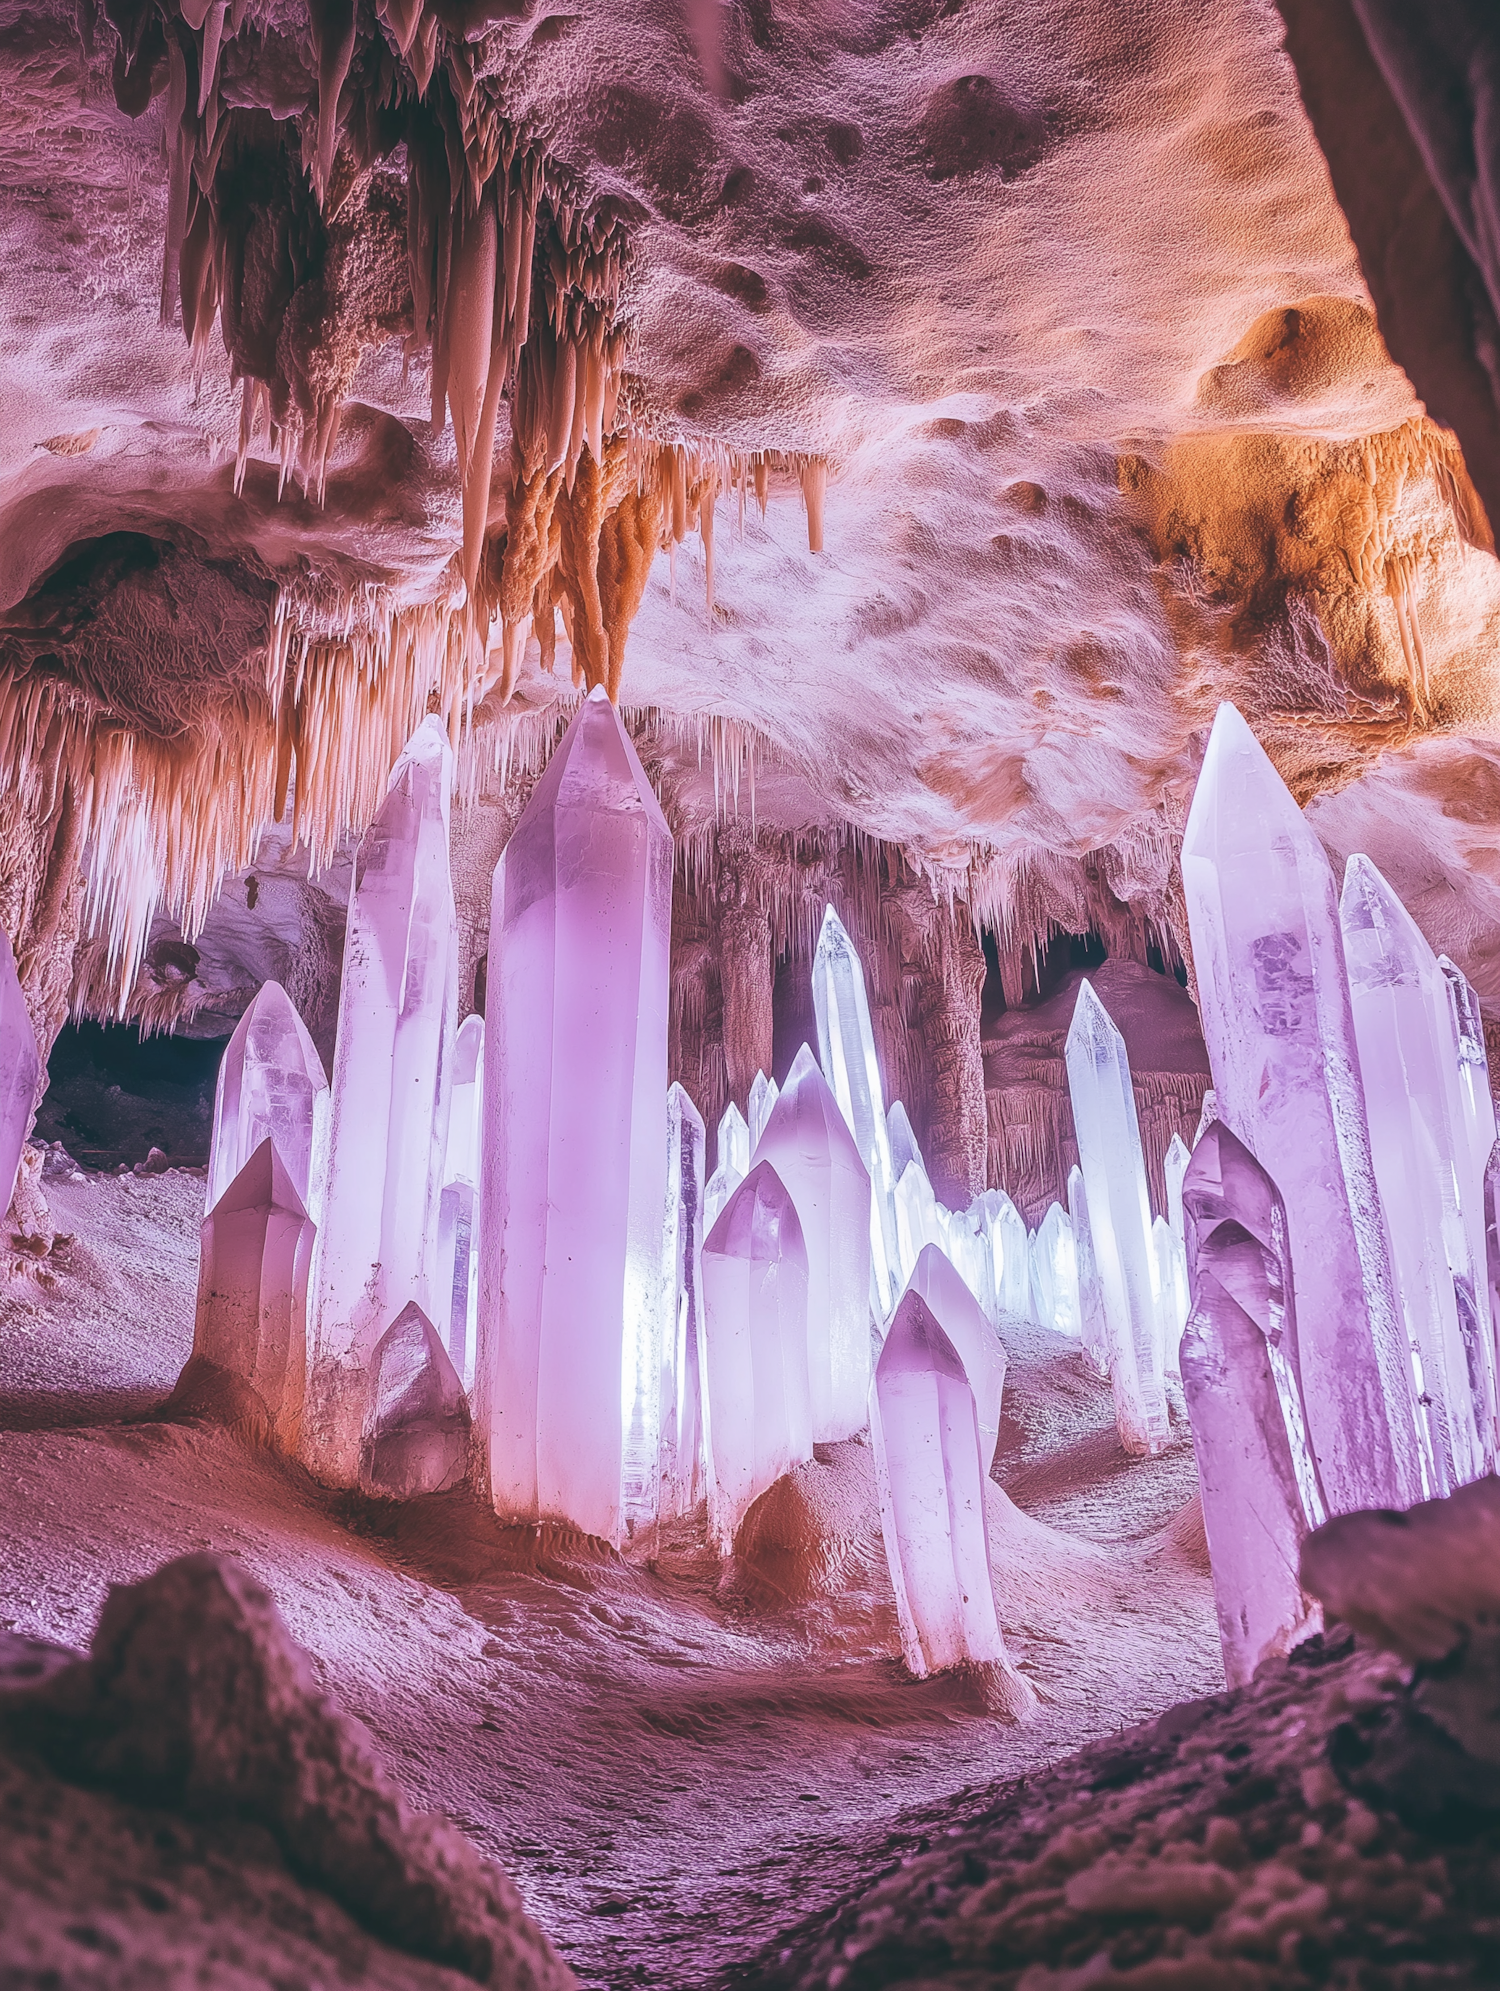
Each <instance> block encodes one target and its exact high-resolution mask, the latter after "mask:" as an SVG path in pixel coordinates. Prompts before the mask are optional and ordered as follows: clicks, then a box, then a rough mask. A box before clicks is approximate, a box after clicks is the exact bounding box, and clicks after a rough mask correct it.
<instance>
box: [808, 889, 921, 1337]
mask: <svg viewBox="0 0 1500 1991" xmlns="http://www.w3.org/2000/svg"><path fill="white" fill-rule="evenodd" d="M812 985H813V1008H814V1009H815V1010H816V1012H817V1018H818V1061H819V1063H820V1064H821V1065H822V1067H823V1076H824V1077H825V1078H826V1079H827V1080H828V1083H829V1085H830V1086H831V1087H832V1088H833V1095H834V1097H835V1099H837V1101H838V1103H839V1106H840V1107H841V1108H842V1110H843V1115H844V1118H845V1119H846V1120H847V1121H848V1122H849V1125H850V1128H851V1129H852V1131H853V1134H854V1139H855V1142H856V1144H857V1145H858V1147H859V1153H860V1159H861V1160H862V1161H863V1163H864V1165H865V1168H866V1169H867V1170H868V1172H869V1177H870V1251H871V1256H872V1261H873V1266H874V1284H875V1291H876V1292H877V1293H878V1294H879V1295H880V1304H881V1311H882V1312H886V1311H888V1310H889V1309H890V1307H891V1306H892V1305H893V1304H894V1303H895V1298H896V1294H897V1292H898V1291H899V1290H900V1281H899V1279H898V1278H897V1267H898V1262H899V1259H898V1253H897V1249H896V1206H895V1190H896V1176H895V1171H894V1169H893V1168H892V1166H891V1143H890V1134H889V1131H888V1129H887V1127H886V1119H885V1091H884V1088H883V1086H882V1085H881V1082H880V1063H879V1060H878V1059H877V1057H876V1055H875V1032H874V1030H873V1028H872V1027H871V1023H870V1004H869V999H868V997H867V995H866V993H865V971H864V965H863V963H862V962H861V961H860V958H859V956H858V954H857V953H856V952H855V951H854V943H853V941H852V940H851V939H850V938H849V936H848V934H847V933H846V932H845V931H844V923H843V921H842V920H841V919H840V918H839V916H838V914H837V913H836V912H835V911H834V909H833V907H832V906H829V907H828V909H827V910H826V911H825V913H824V914H823V927H822V931H821V932H820V933H819V935H818V945H817V949H816V951H815V952H814V955H813V973H812Z"/></svg>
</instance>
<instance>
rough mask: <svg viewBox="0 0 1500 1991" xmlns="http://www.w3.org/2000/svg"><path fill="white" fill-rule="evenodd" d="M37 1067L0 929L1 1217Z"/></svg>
mask: <svg viewBox="0 0 1500 1991" xmlns="http://www.w3.org/2000/svg"><path fill="white" fill-rule="evenodd" d="M41 1071H42V1061H41V1056H40V1053H39V1052H38V1050H37V1047H36V1031H35V1029H34V1028H33V1027H32V1022H31V1013H30V1011H29V1010H28V1009H27V1007H26V998H25V996H24V995H23V994H22V993H21V982H20V977H19V976H18V975H17V973H16V957H15V954H14V953H13V951H12V949H11V944H10V936H9V934H7V933H6V932H5V931H4V929H3V928H0V1191H3V1192H4V1203H3V1209H0V1215H3V1214H4V1211H5V1210H8V1209H9V1208H10V1199H11V1197H12V1196H13V1195H14V1194H15V1188H16V1175H17V1173H18V1171H19V1170H20V1166H21V1150H22V1148H23V1147H25V1145H26V1136H27V1134H28V1133H29V1132H30V1131H31V1116H32V1113H33V1111H34V1110H35V1107H36V1088H37V1080H38V1079H39V1078H40V1077H41Z"/></svg>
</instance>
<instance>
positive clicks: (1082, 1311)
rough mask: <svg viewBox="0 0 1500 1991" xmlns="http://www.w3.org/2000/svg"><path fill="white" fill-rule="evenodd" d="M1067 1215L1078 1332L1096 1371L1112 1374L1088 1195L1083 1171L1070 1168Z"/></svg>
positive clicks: (1075, 1167)
mask: <svg viewBox="0 0 1500 1991" xmlns="http://www.w3.org/2000/svg"><path fill="white" fill-rule="evenodd" d="M1068 1216H1069V1219H1070V1220H1071V1222H1072V1225H1073V1252H1074V1263H1075V1266H1076V1269H1077V1273H1078V1332H1079V1336H1080V1338H1081V1339H1082V1342H1083V1353H1084V1359H1085V1360H1086V1361H1087V1362H1088V1364H1089V1366H1090V1367H1091V1368H1092V1369H1093V1370H1094V1371H1095V1373H1096V1374H1098V1375H1101V1376H1107V1375H1108V1374H1109V1326H1108V1323H1107V1322H1106V1320H1105V1318H1104V1289H1103V1287H1102V1286H1101V1285H1100V1284H1099V1267H1098V1264H1097V1262H1096V1261H1095V1258H1094V1235H1093V1232H1092V1231H1091V1230H1090V1229H1089V1196H1088V1190H1087V1189H1086V1188H1085V1187H1084V1181H1083V1170H1082V1169H1081V1168H1079V1167H1077V1166H1076V1164H1075V1166H1074V1167H1072V1168H1070V1169H1069V1170H1068Z"/></svg>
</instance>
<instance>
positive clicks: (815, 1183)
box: [755, 1044, 870, 1444]
mask: <svg viewBox="0 0 1500 1991" xmlns="http://www.w3.org/2000/svg"><path fill="white" fill-rule="evenodd" d="M755 1160H756V1161H757V1162H761V1161H768V1162H770V1163H771V1165H772V1166H773V1167H774V1168H775V1170H776V1173H777V1175H778V1177H779V1178H780V1180H781V1182H782V1183H783V1185H784V1186H785V1188H786V1190H787V1192H788V1194H789V1195H790V1196H791V1199H792V1202H793V1203H794V1205H795V1206H796V1210H797V1218H798V1221H799V1223H800V1224H801V1227H802V1241H803V1244H804V1246H805V1247H806V1250H807V1365H808V1381H809V1386H810V1388H811V1391H812V1426H813V1438H814V1439H815V1440H816V1441H817V1442H818V1443H820V1444H821V1443H824V1442H831V1441H832V1440H834V1439H837V1438H848V1437H850V1436H852V1434H853V1433H854V1432H856V1431H860V1430H862V1429H863V1428H864V1424H865V1419H866V1416H867V1414H868V1410H867V1404H868V1398H869V1394H870V1300H869V1294H870V1178H869V1176H868V1174H867V1173H866V1172H865V1165H864V1163H863V1162H862V1161H861V1160H860V1156H859V1149H858V1148H857V1147H856V1146H855V1143H854V1136H853V1135H852V1134H851V1133H850V1131H849V1124H848V1122H847V1121H846V1120H845V1118H844V1116H843V1114H842V1113H841V1112H840V1111H839V1104H838V1101H837V1100H836V1099H835V1098H834V1096H833V1093H832V1092H831V1091H830V1089H829V1085H828V1081H827V1079H825V1078H824V1076H823V1074H822V1072H821V1071H819V1069H818V1065H817V1061H816V1060H815V1058H814V1057H813V1054H812V1052H811V1050H810V1049H809V1048H808V1046H807V1045H806V1044H804V1045H803V1046H802V1048H801V1050H800V1051H799V1052H798V1053H797V1056H796V1058H795V1060H794V1061H793V1064H792V1068H791V1070H790V1071H789V1072H788V1073H787V1078H786V1084H785V1086H784V1087H783V1088H782V1091H781V1096H780V1098H779V1099H778V1100H777V1101H776V1105H775V1107H774V1108H773V1110H772V1113H771V1117H770V1119H769V1120H768V1121H767V1123H766V1129H765V1132H764V1133H763V1134H762V1135H761V1138H760V1145H759V1146H758V1147H757V1148H756V1150H755Z"/></svg>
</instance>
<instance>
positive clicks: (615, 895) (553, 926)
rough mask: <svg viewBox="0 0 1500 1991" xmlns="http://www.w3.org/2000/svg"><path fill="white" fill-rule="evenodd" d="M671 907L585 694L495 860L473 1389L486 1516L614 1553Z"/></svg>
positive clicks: (650, 809)
mask: <svg viewBox="0 0 1500 1991" xmlns="http://www.w3.org/2000/svg"><path fill="white" fill-rule="evenodd" d="M671 913H672V837H671V832H670V831H669V830H668V828H667V824H666V819H665V817H664V816H663V815H662V812H661V808H660V805H659V804H658V802H657V799H656V797H655V795H654V794H653V793H652V791H651V784H650V782H649V781H648V780H647V778H646V775H645V772H644V770H643V769H642V767H641V764H640V761H639V759H638V757H637V755H636V751H635V748H634V746H633V745H632V743H631V740H630V736H629V734H628V733H627V732H626V730H625V728H624V725H623V724H622V723H621V720H620V716H619V714H618V712H617V711H616V710H615V708H614V706H613V705H611V704H610V702H609V700H608V698H607V697H606V695H605V693H604V691H603V689H602V687H600V688H596V689H595V690H594V691H592V692H591V693H590V694H589V696H588V697H587V698H586V699H584V701H583V702H582V704H581V705H580V706H579V708H578V711H577V713H576V714H575V716H574V718H573V720H572V723H571V724H570V725H569V727H568V730H567V732H566V733H565V734H564V735H563V738H562V740H561V741H560V742H559V744H558V746H557V748H556V750H555V752H554V753H553V755H552V758H551V760H550V761H549V762H548V764H547V768H546V771H545V773H544V774H543V775H542V777H541V779H540V781H538V783H537V785H536V787H535V789H534V790H533V792H532V796H531V800H530V801H529V802H528V803H527V805H526V808H525V810H524V812H523V814H522V816H521V819H520V821H519V822H518V823H517V825H516V828H515V831H514V832H513V834H512V836H511V838H510V841H509V843H508V844H507V845H506V847H505V850H504V852H503V854H502V856H501V859H500V862H499V864H498V865H497V866H496V867H495V889H494V900H493V905H492V910H491V919H490V934H491V941H490V963H491V966H490V980H489V1000H488V1003H487V1006H486V1049H485V1088H484V1110H483V1136H482V1152H481V1162H480V1173H481V1180H480V1223H479V1352H478V1359H477V1362H476V1365H475V1385H474V1387H475V1401H476V1412H475V1427H476V1432H477V1435H478V1440H479V1445H480V1448H481V1451H482V1455H483V1457H484V1460H485V1471H486V1473H487V1475H488V1482H487V1483H488V1487H489V1491H490V1496H491V1499H492V1500H493V1503H494V1506H495V1509H496V1511H497V1512H498V1513H499V1514H500V1515H501V1516H502V1517H504V1518H507V1519H511V1520H515V1521H529V1522H541V1521H557V1522H563V1523H567V1524H570V1525H571V1526H573V1527H575V1528H578V1529H581V1530H582V1531H583V1532H584V1533H585V1534H589V1535H595V1536H598V1537H601V1538H602V1539H603V1540H605V1541H608V1542H612V1543H615V1544H616V1545H618V1544H619V1542H620V1541H621V1540H622V1539H623V1537H624V1535H625V1533H626V1529H627V1523H628V1524H629V1525H630V1526H632V1527H633V1526H635V1525H638V1524H640V1523H641V1522H642V1521H648V1520H650V1519H652V1518H653V1514H652V1511H651V1510H652V1508H653V1506H654V1498H655V1492H656V1487H657V1460H658V1456H659V1449H660V1428H659V1424H660V1418H659V1405H660V1395H661V1371H662V1349H661V1345H660V1344H661V1333H662V1318H663V1311H664V1310H663V1307H662V1303H661V1289H662V1283H663V1265H662V1213H663V1210H664V1208H665V1201H666V1186H667V1125H666V1120H667V999H668V993H667V992H668V979H667V974H668V954H669V945H670V929H671ZM627 1443H628V1448H629V1453H630V1456H629V1459H628V1460H627V1456H626V1454H627ZM627 1474H628V1476H629V1479H630V1481H631V1484H632V1485H633V1486H634V1487H635V1488H636V1489H637V1490H638V1492H639V1491H641V1490H644V1492H643V1500H644V1504H637V1506H636V1508H635V1511H632V1512H629V1513H627V1509H626V1479H627Z"/></svg>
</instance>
